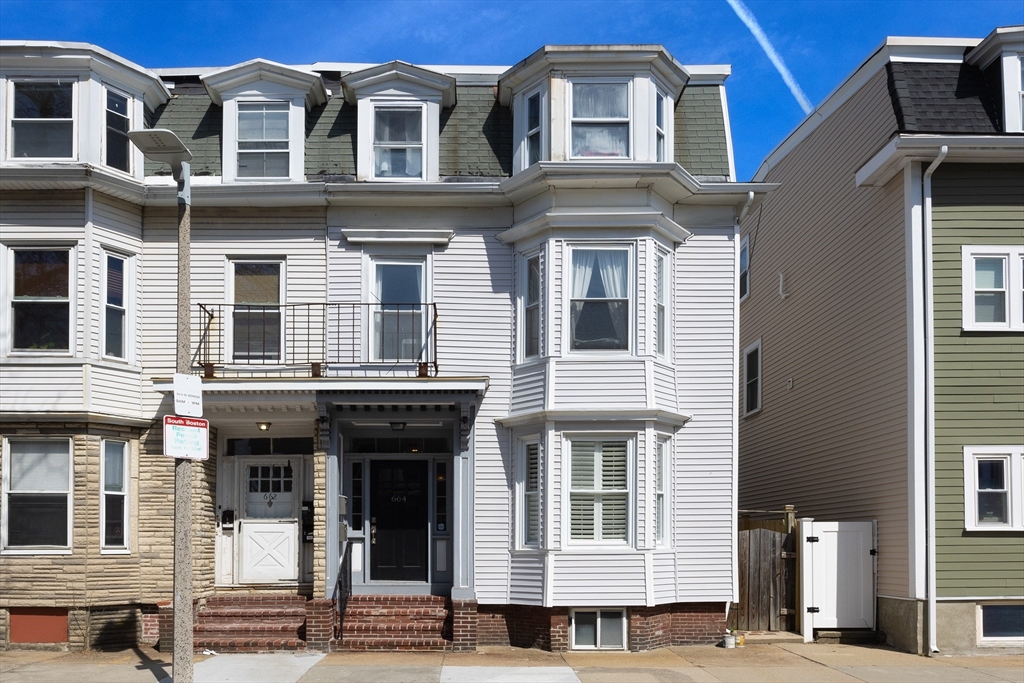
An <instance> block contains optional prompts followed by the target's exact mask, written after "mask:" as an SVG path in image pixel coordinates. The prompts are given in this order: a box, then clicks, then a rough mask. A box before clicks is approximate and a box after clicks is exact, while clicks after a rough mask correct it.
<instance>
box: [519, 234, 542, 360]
mask: <svg viewBox="0 0 1024 683" xmlns="http://www.w3.org/2000/svg"><path fill="white" fill-rule="evenodd" d="M524 280H525V282H524V287H523V358H535V357H536V356H539V355H540V291H541V287H540V254H534V255H533V256H530V257H528V258H527V259H526V277H525V278H524Z"/></svg>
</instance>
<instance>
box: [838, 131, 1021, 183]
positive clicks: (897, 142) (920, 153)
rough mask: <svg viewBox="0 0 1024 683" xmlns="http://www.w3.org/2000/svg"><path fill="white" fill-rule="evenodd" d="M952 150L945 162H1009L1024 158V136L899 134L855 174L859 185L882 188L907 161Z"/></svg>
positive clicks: (930, 159) (928, 159) (928, 158)
mask: <svg viewBox="0 0 1024 683" xmlns="http://www.w3.org/2000/svg"><path fill="white" fill-rule="evenodd" d="M944 146H945V147H946V148H947V149H948V150H949V151H948V154H947V155H946V162H947V163H949V162H960V163H982V164H999V163H1003V164H1007V163H1020V162H1021V159H1024V135H1021V134H1019V133H1016V134H1007V135H926V134H900V135H897V136H895V137H893V138H892V139H891V140H889V142H888V143H886V145H885V146H884V147H882V149H881V150H879V151H878V153H877V154H875V155H874V156H873V157H871V158H870V159H869V160H868V161H867V163H865V164H864V165H863V166H861V167H860V168H859V169H857V173H856V175H855V176H854V180H855V182H856V185H857V187H864V186H868V187H882V186H883V185H885V184H886V183H887V182H889V181H890V180H892V178H893V177H894V176H895V175H896V174H897V173H900V172H901V171H902V170H903V167H904V166H905V165H906V164H907V163H908V162H914V161H928V162H930V161H932V160H933V159H935V157H937V156H938V155H939V150H940V149H942V147H944Z"/></svg>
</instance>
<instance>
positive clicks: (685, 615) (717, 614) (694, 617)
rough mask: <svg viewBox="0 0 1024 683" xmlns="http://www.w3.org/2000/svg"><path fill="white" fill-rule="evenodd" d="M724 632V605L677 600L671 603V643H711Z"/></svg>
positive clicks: (719, 638)
mask: <svg viewBox="0 0 1024 683" xmlns="http://www.w3.org/2000/svg"><path fill="white" fill-rule="evenodd" d="M724 633H725V605H724V604H722V603H707V602H677V603H675V604H673V605H672V644H673V645H711V644H714V643H717V642H718V641H719V640H721V639H722V635H723V634H724Z"/></svg>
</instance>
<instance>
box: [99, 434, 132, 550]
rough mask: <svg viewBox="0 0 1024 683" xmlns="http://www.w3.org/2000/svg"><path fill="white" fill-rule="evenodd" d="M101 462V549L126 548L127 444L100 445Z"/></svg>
mask: <svg viewBox="0 0 1024 683" xmlns="http://www.w3.org/2000/svg"><path fill="white" fill-rule="evenodd" d="M101 451H102V453H103V459H102V460H101V461H100V485H101V486H102V491H101V494H100V534H101V538H100V545H101V547H102V549H104V550H127V549H128V512H129V506H128V481H129V476H128V472H129V470H128V444H127V442H125V441H109V440H106V439H104V440H103V444H102V449H101Z"/></svg>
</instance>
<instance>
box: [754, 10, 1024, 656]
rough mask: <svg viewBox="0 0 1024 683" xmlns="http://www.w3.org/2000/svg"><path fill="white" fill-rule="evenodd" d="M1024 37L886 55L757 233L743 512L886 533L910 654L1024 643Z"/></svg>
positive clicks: (858, 84) (892, 594) (823, 109)
mask: <svg viewBox="0 0 1024 683" xmlns="http://www.w3.org/2000/svg"><path fill="white" fill-rule="evenodd" d="M1022 40H1024V30H1022V29H1021V28H1020V27H1011V28H1009V29H998V30H997V31H995V32H993V34H992V35H990V36H989V37H988V38H986V39H985V40H984V41H979V40H952V39H948V40H947V39H924V38H889V39H887V40H886V41H885V42H884V43H883V44H882V45H881V46H880V47H879V48H878V50H877V51H876V52H875V53H873V54H872V55H871V56H870V57H869V58H868V59H867V60H866V61H865V62H864V63H863V64H862V65H861V66H860V67H859V68H858V69H857V70H856V71H855V72H854V73H853V74H851V75H850V76H849V77H848V78H847V79H846V80H845V81H844V82H843V83H842V84H841V85H840V86H839V87H838V88H837V89H836V90H835V91H834V92H833V93H832V94H831V95H830V96H829V97H828V98H826V99H825V101H824V102H822V103H821V104H820V105H819V106H818V107H817V109H816V110H815V111H814V112H813V113H812V114H811V115H810V116H809V117H808V119H807V120H806V121H805V122H804V123H803V124H801V125H800V126H799V127H798V128H797V129H796V130H795V131H794V132H793V133H792V134H791V135H790V136H789V137H788V138H787V139H786V140H785V141H784V142H783V143H782V144H781V145H780V146H779V147H778V148H777V149H776V150H775V151H774V152H773V153H772V154H771V155H769V157H768V158H767V159H766V160H765V162H764V164H763V165H762V166H761V168H760V170H759V171H758V173H757V175H756V177H755V180H757V181H769V182H777V183H780V185H781V187H780V189H779V190H778V191H777V192H776V193H774V194H773V195H772V196H770V197H769V199H768V200H767V201H765V203H764V204H762V206H761V207H760V208H759V209H758V210H757V211H755V212H753V213H751V214H750V215H749V216H748V217H747V218H746V220H745V221H744V222H743V224H742V240H743V241H742V248H743V249H744V250H745V253H744V260H745V263H746V264H747V266H748V268H747V272H746V274H745V277H744V275H743V274H741V283H742V284H741V295H742V296H743V301H742V303H741V308H740V315H741V318H740V336H741V341H740V345H741V348H743V349H745V350H746V351H745V353H744V362H743V363H742V364H741V374H742V376H743V377H742V379H741V387H743V388H744V389H745V392H744V393H745V395H744V396H743V397H742V398H741V404H740V406H739V414H740V426H739V434H740V478H739V497H740V507H741V508H747V509H780V508H779V506H782V505H785V504H792V505H795V506H796V508H797V510H798V512H799V515H800V516H801V517H811V518H814V519H815V520H818V521H875V522H877V538H876V539H875V545H874V547H875V549H876V551H877V557H876V568H877V570H876V576H875V599H876V605H877V610H876V614H877V621H876V624H875V627H876V629H877V630H878V631H881V632H883V633H884V634H885V635H886V637H887V639H888V641H889V642H890V643H891V644H893V645H895V646H897V647H900V648H902V649H905V650H908V651H911V652H919V653H922V652H935V651H941V652H956V651H985V650H986V648H996V649H999V648H1003V647H1011V648H1020V647H1024V633H1020V632H1018V631H1019V628H1020V624H1021V622H1022V616H1024V615H1022V612H1024V545H1022V536H1024V533H1022V532H1024V527H1021V526H1020V522H1019V521H1018V520H1020V519H1021V515H1022V514H1024V513H1022V510H1024V507H1022V506H1024V500H1022V498H1024V491H1022V490H1021V488H1020V487H1021V480H1020V478H1019V477H1020V473H1021V470H1020V467H1021V462H1020V458H1021V455H1020V453H1021V444H1022V443H1024V412H1022V407H1021V406H1022V403H1021V399H1022V391H1024V389H1022V386H1024V382H1022V381H1021V379H1022V377H1024V346H1022V328H1021V323H1020V322H1019V321H1020V318H1019V316H1020V312H1019V311H1017V310H1016V309H1015V308H1014V307H1017V308H1020V307H1021V305H1022V302H1021V298H1020V297H1021V294H1020V292H1019V289H1020V287H1021V283H1020V279H1019V278H1020V277H1021V276H1020V272H1021V268H1022V263H1021V261H1020V258H1021V250H1020V245H1021V244H1022V242H1024V239H1022V237H1024V232H1022V231H1024V189H1022V188H1024V135H1022V132H1021V131H1022V127H1021V126H1022V124H1021V114H1020V87H1021V86H1020V80H1019V79H1020V72H1021V65H1020V61H1019V59H1020V58H1019V57H1018V53H1019V52H1020V44H1021V41H1022ZM965 54H966V56H964V55H965ZM971 248H976V249H977V250H978V251H977V253H975V252H972V251H970V249H971ZM975 267H976V268H977V269H979V270H977V274H976V276H975V274H972V272H971V270H970V269H972V268H975ZM964 268H967V269H968V270H967V271H964ZM965 277H967V278H971V277H975V279H974V280H971V282H973V285H971V284H967V285H962V281H963V278H965ZM986 277H988V278H989V280H991V281H989V280H984V278H986ZM744 290H745V291H744ZM965 296H966V298H965ZM975 297H978V298H977V302H978V303H977V304H976V305H975V304H973V303H971V302H973V301H974V299H975ZM965 302H967V303H965ZM968 303H971V305H970V306H968ZM1000 306H1003V308H1000ZM972 316H982V318H985V316H988V317H991V318H992V320H994V321H995V322H992V323H976V322H975V321H976V320H977V321H980V320H982V318H977V317H972ZM985 319H988V318H985ZM1000 321H1001V322H1000ZM975 447H978V448H975ZM979 468H980V469H979ZM965 472H968V474H969V475H970V476H968V477H967V478H966V481H965ZM972 473H973V474H972ZM1013 477H1017V478H1016V479H1014V478H1013ZM972 479H973V483H972ZM979 487H980V488H979ZM991 487H995V488H991ZM990 490H991V491H998V492H997V493H995V494H994V495H992V494H989V493H987V492H988V491H990ZM1001 495H1005V498H1000V496H1001ZM1000 505H1005V507H1000ZM986 506H988V507H986ZM992 506H995V507H992ZM990 508H991V509H990ZM972 515H973V516H972ZM977 515H982V516H981V517H978V516H977ZM986 515H987V516H986Z"/></svg>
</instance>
